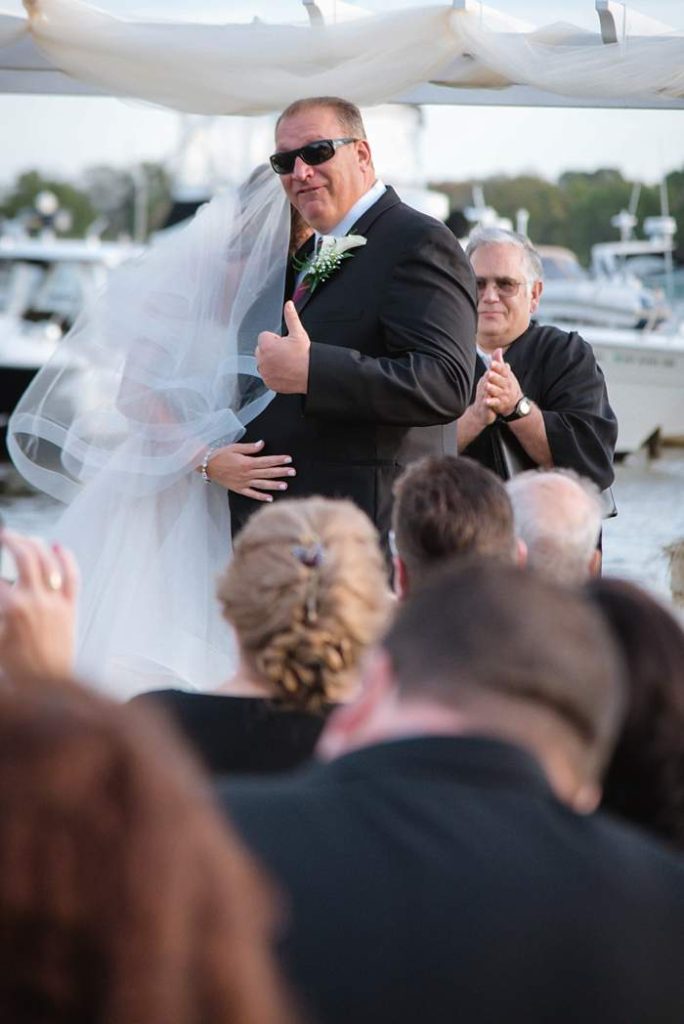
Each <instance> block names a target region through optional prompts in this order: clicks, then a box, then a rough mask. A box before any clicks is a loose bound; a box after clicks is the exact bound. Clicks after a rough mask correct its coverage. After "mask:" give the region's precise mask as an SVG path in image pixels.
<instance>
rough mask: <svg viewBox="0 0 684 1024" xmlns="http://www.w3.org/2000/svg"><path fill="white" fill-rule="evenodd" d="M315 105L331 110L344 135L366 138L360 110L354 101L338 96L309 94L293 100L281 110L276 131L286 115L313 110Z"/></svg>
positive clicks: (292, 115) (291, 115)
mask: <svg viewBox="0 0 684 1024" xmlns="http://www.w3.org/2000/svg"><path fill="white" fill-rule="evenodd" d="M316 107H324V108H326V109H327V110H333V111H334V112H335V115H336V117H337V120H338V121H339V123H340V127H341V129H342V131H343V132H344V133H345V135H348V136H349V137H350V138H353V139H365V138H366V129H365V127H364V124H363V118H362V116H361V111H360V110H359V108H358V107H357V106H356V104H355V103H352V102H351V101H350V100H343V99H341V97H339V96H309V97H306V98H304V99H301V100H295V101H294V102H293V103H290V105H289V106H288V107H285V110H283V112H282V114H281V115H280V117H279V118H278V120H277V121H276V131H278V127H279V125H280V123H281V121H284V120H285V119H286V118H288V117H294V116H295V114H303V113H306V111H307V110H313V109H314V108H316Z"/></svg>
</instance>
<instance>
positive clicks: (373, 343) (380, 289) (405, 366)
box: [230, 188, 477, 532]
mask: <svg viewBox="0 0 684 1024" xmlns="http://www.w3.org/2000/svg"><path fill="white" fill-rule="evenodd" d="M351 233H354V234H359V235H363V236H364V237H365V238H366V239H367V243H366V245H365V246H363V247H359V248H355V249H352V250H351V255H350V256H349V258H348V259H345V260H343V261H342V263H341V265H340V266H339V268H338V269H337V270H335V271H334V273H333V274H332V275H331V277H330V278H329V279H328V280H327V281H325V282H323V283H321V284H319V285H318V286H317V287H316V288H315V289H314V291H313V292H309V293H308V294H307V295H306V296H305V297H304V299H302V300H300V301H299V303H298V309H299V313H300V317H301V320H302V323H303V324H304V327H305V328H306V330H307V332H308V333H309V336H310V338H311V342H312V345H311V353H310V368H309V390H308V393H307V395H305V396H302V395H276V397H275V398H274V399H273V401H272V402H271V404H270V405H269V406H268V407H267V408H266V409H265V410H264V412H263V413H262V414H261V415H260V416H258V417H257V418H256V419H255V420H254V421H253V422H252V423H250V425H249V427H248V430H247V433H246V435H245V437H244V438H243V439H242V440H244V441H257V440H260V439H263V440H264V441H265V442H266V444H265V447H264V451H263V453H262V454H265V455H268V454H274V455H275V454H286V455H291V456H292V458H293V464H294V466H295V469H296V471H297V476H296V477H294V478H293V480H292V481H288V484H289V487H288V490H287V492H286V494H287V496H288V497H297V496H304V495H309V494H322V495H325V496H327V497H346V498H351V499H352V500H353V501H355V502H356V504H358V505H359V506H360V507H361V508H362V509H363V510H364V511H365V512H366V513H367V514H368V515H369V516H370V518H371V519H372V520H373V521H374V522H375V523H376V525H378V527H379V528H380V529H381V531H385V530H386V529H387V528H388V527H389V518H390V508H391V498H392V484H393V482H394V479H395V478H396V477H397V476H398V475H399V474H400V473H401V471H402V470H403V468H404V467H405V466H406V465H407V464H408V463H409V462H411V461H412V460H413V459H415V458H418V457H420V456H421V455H424V454H429V453H434V454H443V453H445V452H447V451H453V450H454V448H455V430H454V428H453V427H449V429H448V430H446V429H445V427H444V424H447V423H451V421H452V420H454V419H455V418H457V417H458V416H460V415H461V413H462V412H463V410H464V409H465V407H466V405H467V402H468V398H469V395H470V391H471V384H472V379H473V369H474V362H475V341H474V339H475V328H476V321H477V311H476V302H475V282H474V277H473V273H472V270H471V269H470V265H469V264H468V261H467V260H466V258H465V256H464V254H463V251H462V249H461V247H460V246H459V244H458V242H457V241H456V239H455V238H454V236H453V235H452V233H451V232H450V231H449V230H448V229H447V228H446V227H445V226H444V224H441V223H440V222H439V221H436V220H433V219H432V218H431V217H426V216H425V215H424V214H421V213H418V212H417V211H416V210H413V209H412V208H411V207H409V206H405V205H404V204H403V203H402V202H400V200H399V198H398V196H397V195H396V193H395V192H394V191H393V189H391V188H388V189H387V191H386V192H385V193H384V194H383V195H382V196H381V197H380V198H379V199H378V201H377V202H376V203H375V204H374V205H373V206H372V207H371V208H370V209H369V210H367V211H366V213H364V214H363V215H362V216H361V217H360V219H359V221H358V222H357V224H356V225H355V226H354V228H353V230H352V232H351ZM309 244H310V245H311V244H312V243H309ZM301 255H302V253H301V252H300V256H301ZM293 288H294V271H291V272H290V274H289V278H288V294H290V293H291V292H292V290H293ZM275 497H276V498H277V494H276V495H275ZM230 506H231V515H232V521H233V531H234V532H236V531H237V530H238V529H239V528H240V526H242V524H243V523H244V521H245V520H246V518H247V517H248V516H249V515H251V513H252V512H253V511H254V510H255V509H256V508H257V507H258V502H255V501H254V500H252V499H249V498H245V497H242V496H241V495H238V494H234V493H231V495H230Z"/></svg>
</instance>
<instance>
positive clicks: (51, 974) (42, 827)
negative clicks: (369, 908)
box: [0, 681, 292, 1024]
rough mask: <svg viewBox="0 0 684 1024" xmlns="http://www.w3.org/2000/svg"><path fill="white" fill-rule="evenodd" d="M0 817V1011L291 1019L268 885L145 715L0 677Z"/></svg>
mask: <svg viewBox="0 0 684 1024" xmlns="http://www.w3.org/2000/svg"><path fill="white" fill-rule="evenodd" d="M0 815H1V816H2V830H1V831H0V960H1V962H2V971H1V972H0V1020H2V1021H7V1022H8V1024H9V1022H10V1021H11V1022H21V1024H92V1022H93V1021H103V1022H104V1021H106V1022H107V1024H286V1022H290V1021H291V1020H292V1016H291V1014H290V1011H289V1008H288V1007H287V1001H286V999H285V998H284V996H283V993H282V991H281V986H280V980H279V978H278V976H277V972H276V970H275V967H274V963H273V960H272V957H271V952H270V949H269V941H270V937H271V932H272V927H273V916H274V915H273V908H272V894H271V893H270V891H269V890H268V888H267V886H266V884H265V881H264V880H263V879H262V877H261V876H260V874H259V873H258V871H257V870H256V868H255V867H254V865H253V864H252V863H251V861H250V860H249V859H248V857H247V855H246V854H245V853H244V852H243V850H242V848H241V847H240V846H239V845H238V843H237V841H236V840H235V838H234V837H233V836H232V834H230V833H229V832H227V831H226V828H225V826H224V824H223V823H222V822H221V821H220V820H219V818H218V816H217V814H216V813H215V812H214V809H213V807H212V805H211V803H210V799H209V796H208V789H207V786H206V782H205V780H204V779H203V777H202V776H201V775H200V773H199V772H198V771H197V769H196V767H195V765H194V763H193V762H192V760H191V759H190V757H189V756H188V755H187V754H186V753H185V752H184V750H183V749H182V748H181V747H180V745H178V743H177V742H176V741H175V739H174V738H173V736H172V735H171V734H170V733H169V732H168V731H167V728H166V727H165V726H164V724H163V723H162V722H161V721H157V720H156V717H155V716H154V715H152V713H151V712H148V711H145V710H144V709H135V708H132V707H126V706H116V705H113V704H109V703H108V702H105V701H104V700H102V699H101V698H98V697H96V696H94V695H92V694H89V693H87V692H85V691H83V690H81V689H80V688H78V687H76V686H73V687H69V686H68V685H59V684H56V683H55V682H54V681H52V682H51V683H50V685H49V688H48V687H47V686H41V685H40V684H38V683H36V682H33V683H31V684H28V685H27V683H26V681H24V683H23V685H22V687H20V688H17V687H12V686H11V684H7V685H6V686H5V687H4V689H3V690H2V691H1V692H0Z"/></svg>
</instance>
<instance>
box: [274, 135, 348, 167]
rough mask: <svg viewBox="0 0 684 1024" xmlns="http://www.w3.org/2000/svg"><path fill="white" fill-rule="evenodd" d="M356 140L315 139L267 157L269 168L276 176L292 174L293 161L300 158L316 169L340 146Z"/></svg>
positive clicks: (333, 154) (330, 157)
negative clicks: (296, 147)
mask: <svg viewBox="0 0 684 1024" xmlns="http://www.w3.org/2000/svg"><path fill="white" fill-rule="evenodd" d="M358 141H359V140H358V139H316V141H315V142H309V143H307V145H306V146H300V147H299V149H288V150H287V152H285V153H274V154H273V156H271V157H269V160H270V161H271V167H272V168H273V170H274V171H275V172H276V174H292V172H293V171H294V165H295V160H296V159H297V157H301V159H302V160H303V161H304V163H305V164H308V165H309V167H318V165H319V164H324V163H325V161H326V160H330V159H332V157H334V156H335V150H336V149H339V147H340V146H346V145H347V144H348V143H349V142H358Z"/></svg>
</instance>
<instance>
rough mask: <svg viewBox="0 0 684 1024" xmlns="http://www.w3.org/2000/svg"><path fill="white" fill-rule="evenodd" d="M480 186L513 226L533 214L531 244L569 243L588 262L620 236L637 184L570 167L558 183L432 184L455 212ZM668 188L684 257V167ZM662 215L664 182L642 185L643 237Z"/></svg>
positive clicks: (611, 173)
mask: <svg viewBox="0 0 684 1024" xmlns="http://www.w3.org/2000/svg"><path fill="white" fill-rule="evenodd" d="M476 185H480V186H482V189H483V192H484V199H485V202H486V204H487V205H488V206H492V207H494V209H495V210H496V211H497V213H498V214H499V215H500V216H502V217H509V218H510V219H511V221H512V222H513V225H515V218H516V213H517V211H518V210H519V209H520V208H524V209H526V210H527V211H528V212H529V224H528V229H527V230H528V235H529V237H530V238H531V240H532V242H534V243H536V244H538V245H564V246H567V247H568V248H569V249H572V250H573V251H574V252H575V253H577V255H578V257H579V259H580V261H581V262H582V263H585V264H586V263H588V260H589V254H590V251H591V247H592V245H594V244H595V243H597V242H610V241H615V240H617V239H618V238H619V237H620V235H619V232H618V230H617V228H616V227H614V226H613V225H612V224H611V218H612V217H614V216H615V215H616V214H618V213H619V212H620V211H621V210H626V209H627V208H628V206H629V202H630V198H631V196H632V188H633V185H634V183H633V182H632V181H628V180H626V179H625V178H624V177H623V176H622V174H621V173H620V171H618V170H614V169H611V168H602V169H600V170H597V171H590V172H586V171H566V173H565V174H562V175H561V176H560V178H559V179H558V181H557V183H555V184H554V183H553V182H550V181H547V180H545V179H544V178H539V177H535V176H534V175H518V176H517V177H506V176H504V175H495V176H492V177H490V178H485V179H484V180H483V179H478V180H477V181H473V180H471V181H457V182H455V181H439V182H433V183H432V187H433V188H436V189H439V191H441V192H445V193H446V194H447V195H448V196H449V201H450V205H451V209H452V211H457V210H463V209H465V208H466V207H468V206H472V203H473V187H474V186H476ZM665 188H666V192H667V198H668V206H669V213H670V215H671V216H672V217H674V219H675V220H676V221H677V224H678V225H679V229H680V236H679V237H678V238H676V239H675V243H676V244H677V247H678V253H677V255H678V257H679V259H680V260H684V168H683V169H682V170H679V171H673V172H671V173H670V174H668V175H667V177H666V179H665ZM660 213H661V189H660V186H659V185H654V186H648V185H642V187H641V190H640V193H639V201H638V206H637V210H636V216H637V217H638V219H639V225H638V227H637V229H636V234H637V236H638V237H642V236H643V233H642V230H641V225H642V224H643V221H644V218H646V217H652V216H659V215H660Z"/></svg>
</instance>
